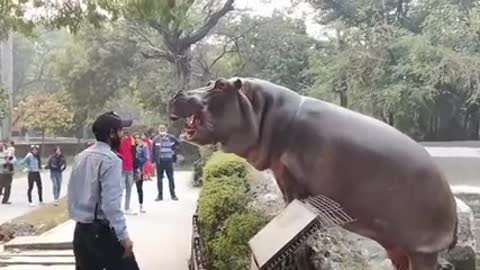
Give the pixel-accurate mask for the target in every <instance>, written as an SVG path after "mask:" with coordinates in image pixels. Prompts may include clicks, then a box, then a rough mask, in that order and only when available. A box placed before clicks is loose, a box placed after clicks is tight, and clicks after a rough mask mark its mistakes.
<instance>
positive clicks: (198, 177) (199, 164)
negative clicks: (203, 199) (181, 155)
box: [193, 145, 216, 187]
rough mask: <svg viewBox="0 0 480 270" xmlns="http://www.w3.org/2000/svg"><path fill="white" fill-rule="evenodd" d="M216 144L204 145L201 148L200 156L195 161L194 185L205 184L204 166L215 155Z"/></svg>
mask: <svg viewBox="0 0 480 270" xmlns="http://www.w3.org/2000/svg"><path fill="white" fill-rule="evenodd" d="M215 150H216V146H211V145H209V146H202V147H200V148H199V152H200V157H199V158H198V159H197V160H196V161H195V162H194V163H193V185H194V186H196V187H198V186H201V185H202V184H203V168H204V167H205V165H206V164H207V161H208V160H209V159H210V157H211V156H212V155H213V153H214V152H215Z"/></svg>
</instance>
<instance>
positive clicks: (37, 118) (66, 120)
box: [19, 94, 73, 155]
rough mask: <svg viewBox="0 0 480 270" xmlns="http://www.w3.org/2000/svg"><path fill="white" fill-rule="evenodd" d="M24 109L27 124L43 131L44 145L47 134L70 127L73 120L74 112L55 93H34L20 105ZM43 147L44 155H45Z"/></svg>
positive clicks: (28, 126) (31, 127)
mask: <svg viewBox="0 0 480 270" xmlns="http://www.w3.org/2000/svg"><path fill="white" fill-rule="evenodd" d="M19 106H20V109H21V110H22V111H23V117H24V122H25V126H26V127H27V128H30V129H37V130H40V131H41V132H42V145H44V143H45V134H46V133H49V134H55V132H58V131H59V130H63V129H68V128H70V126H71V125H72V122H73V112H71V111H69V110H68V109H67V108H66V107H65V106H64V105H63V104H62V103H61V102H59V100H58V99H57V98H56V96H54V95H43V94H38V95H33V96H29V97H27V98H26V100H25V101H24V102H22V103H21V104H20V105H19ZM43 149H44V147H42V153H41V154H42V155H43Z"/></svg>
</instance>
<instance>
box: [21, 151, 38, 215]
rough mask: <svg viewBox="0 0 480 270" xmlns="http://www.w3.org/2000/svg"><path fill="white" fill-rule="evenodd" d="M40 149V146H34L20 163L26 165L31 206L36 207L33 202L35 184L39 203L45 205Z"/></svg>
mask: <svg viewBox="0 0 480 270" xmlns="http://www.w3.org/2000/svg"><path fill="white" fill-rule="evenodd" d="M38 148H39V146H38V145H32V146H31V147H30V152H29V153H28V154H27V155H26V156H25V158H24V159H23V160H22V161H20V164H22V165H24V166H25V168H26V170H27V172H28V191H27V195H28V202H29V203H30V206H35V204H33V201H32V190H33V184H35V185H36V186H37V191H38V201H39V202H40V204H42V203H43V197H42V193H43V191H42V178H41V176H40V168H41V160H40V154H39V153H38Z"/></svg>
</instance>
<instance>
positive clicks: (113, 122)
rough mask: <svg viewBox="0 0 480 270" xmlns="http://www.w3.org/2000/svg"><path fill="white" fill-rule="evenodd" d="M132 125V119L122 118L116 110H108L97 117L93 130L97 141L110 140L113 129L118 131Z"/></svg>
mask: <svg viewBox="0 0 480 270" xmlns="http://www.w3.org/2000/svg"><path fill="white" fill-rule="evenodd" d="M131 125H132V120H126V119H122V118H120V116H118V115H117V114H116V113H115V112H107V113H104V114H102V115H100V116H98V117H97V119H96V120H95V122H94V123H93V125H92V131H93V134H94V135H95V139H97V141H101V142H108V140H109V139H110V134H111V132H112V131H113V132H116V131H118V130H120V129H122V128H126V127H130V126H131Z"/></svg>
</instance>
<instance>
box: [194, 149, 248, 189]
mask: <svg viewBox="0 0 480 270" xmlns="http://www.w3.org/2000/svg"><path fill="white" fill-rule="evenodd" d="M248 169H249V167H248V164H247V163H246V161H245V160H243V159H242V158H239V157H238V156H236V155H234V154H225V153H222V152H215V153H213V155H212V156H211V157H210V159H209V160H208V162H207V164H206V165H205V168H204V171H203V173H204V180H205V182H206V181H209V180H210V179H214V178H218V177H222V176H237V177H239V178H241V179H245V180H246V178H247V176H248ZM245 182H247V181H245Z"/></svg>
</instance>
